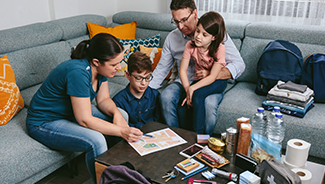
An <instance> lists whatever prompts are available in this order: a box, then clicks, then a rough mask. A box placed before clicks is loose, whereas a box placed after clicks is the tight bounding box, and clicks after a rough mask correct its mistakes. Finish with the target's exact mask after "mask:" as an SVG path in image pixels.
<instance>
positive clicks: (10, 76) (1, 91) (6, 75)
mask: <svg viewBox="0 0 325 184" xmlns="http://www.w3.org/2000/svg"><path fill="white" fill-rule="evenodd" d="M23 107H24V100H23V98H22V97H21V94H20V91H19V88H18V86H17V85H16V80H15V74H14V71H13V70H12V68H11V66H10V63H9V61H8V58H7V55H5V56H3V57H1V58H0V125H5V124H7V123H8V121H10V119H11V118H12V117H14V116H15V115H16V114H17V113H18V112H19V111H20V110H21V109H22V108H23Z"/></svg>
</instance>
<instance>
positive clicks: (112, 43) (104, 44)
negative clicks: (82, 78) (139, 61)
mask: <svg viewBox="0 0 325 184" xmlns="http://www.w3.org/2000/svg"><path fill="white" fill-rule="evenodd" d="M123 51H124V48H123V45H122V44H121V43H120V42H119V41H118V40H117V38H115V37H114V36H112V35H111V34H107V33H99V34H97V35H95V36H94V37H93V38H92V39H90V40H84V41H82V42H80V43H79V44H78V45H77V47H76V49H75V50H74V51H73V52H72V54H71V56H70V57H71V59H84V58H86V59H87V60H88V61H89V62H91V61H92V60H93V59H98V60H99V62H100V63H102V64H103V63H104V62H105V61H108V60H111V59H114V58H115V57H116V56H117V54H120V53H121V52H123Z"/></svg>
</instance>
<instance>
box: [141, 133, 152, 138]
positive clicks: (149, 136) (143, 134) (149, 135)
mask: <svg viewBox="0 0 325 184" xmlns="http://www.w3.org/2000/svg"><path fill="white" fill-rule="evenodd" d="M142 135H143V136H147V137H151V138H152V137H153V136H152V135H149V134H142Z"/></svg>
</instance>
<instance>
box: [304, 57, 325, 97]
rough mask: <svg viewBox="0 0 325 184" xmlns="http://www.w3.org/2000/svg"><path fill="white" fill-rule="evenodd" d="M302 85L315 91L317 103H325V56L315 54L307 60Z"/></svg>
mask: <svg viewBox="0 0 325 184" xmlns="http://www.w3.org/2000/svg"><path fill="white" fill-rule="evenodd" d="M301 84H305V85H307V86H308V87H309V88H310V89H312V90H314V93H315V96H314V100H315V102H325V90H324V86H325V54H321V53H314V54H311V55H309V56H308V57H307V58H306V59H305V62H304V65H303V67H302V76H301Z"/></svg>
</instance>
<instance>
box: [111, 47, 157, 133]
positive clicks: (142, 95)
mask: <svg viewBox="0 0 325 184" xmlns="http://www.w3.org/2000/svg"><path fill="white" fill-rule="evenodd" d="M151 71H152V63H151V60H150V58H149V57H148V56H147V55H146V54H145V53H142V52H134V53H133V54H131V55H130V57H129V59H128V71H127V72H126V78H127V79H128V80H129V81H130V83H129V84H128V85H127V86H126V88H125V89H123V90H121V91H120V92H119V93H117V94H116V95H115V96H114V98H113V101H114V102H115V104H116V106H117V107H119V108H122V109H123V110H125V111H126V112H127V113H128V114H129V126H131V127H136V128H140V127H141V126H142V125H144V124H146V123H148V122H149V121H156V122H159V111H158V107H160V105H159V104H158V103H159V102H158V101H159V95H160V93H159V91H158V90H156V89H152V88H151V87H149V86H148V85H149V82H150V81H151V80H152V78H153V77H152V75H151Z"/></svg>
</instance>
